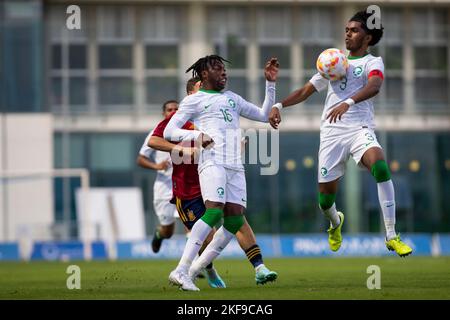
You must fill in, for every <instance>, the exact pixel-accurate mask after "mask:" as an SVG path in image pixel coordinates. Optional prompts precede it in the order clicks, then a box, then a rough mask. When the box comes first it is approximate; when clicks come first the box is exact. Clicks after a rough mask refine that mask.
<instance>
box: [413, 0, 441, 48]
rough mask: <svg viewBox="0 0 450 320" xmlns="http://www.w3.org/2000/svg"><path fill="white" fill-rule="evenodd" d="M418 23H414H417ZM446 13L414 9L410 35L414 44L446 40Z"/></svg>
mask: <svg viewBox="0 0 450 320" xmlns="http://www.w3.org/2000/svg"><path fill="white" fill-rule="evenodd" d="M419 21H420V23H416V22H419ZM448 24H449V22H448V13H447V11H446V10H441V9H433V8H415V9H414V12H413V23H412V35H413V39H414V40H416V41H415V42H416V43H417V42H420V41H433V40H444V41H445V40H447V39H448V36H449V34H448Z"/></svg>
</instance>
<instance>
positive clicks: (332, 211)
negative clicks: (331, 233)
mask: <svg viewBox="0 0 450 320" xmlns="http://www.w3.org/2000/svg"><path fill="white" fill-rule="evenodd" d="M319 207H320V206H319ZM320 210H322V212H323V214H324V215H325V216H326V217H327V218H328V219H329V220H330V223H331V227H332V228H333V229H334V228H337V227H339V224H340V223H341V218H339V216H338V214H337V210H336V204H335V203H333V205H332V206H331V207H330V208H328V209H327V210H323V209H322V208H320Z"/></svg>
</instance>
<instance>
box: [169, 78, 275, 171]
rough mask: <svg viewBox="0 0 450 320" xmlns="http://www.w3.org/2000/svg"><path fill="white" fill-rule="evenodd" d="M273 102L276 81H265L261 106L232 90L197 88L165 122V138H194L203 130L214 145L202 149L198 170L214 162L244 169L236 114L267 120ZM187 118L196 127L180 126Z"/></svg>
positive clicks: (179, 139) (174, 139) (177, 139)
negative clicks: (218, 90)
mask: <svg viewBox="0 0 450 320" xmlns="http://www.w3.org/2000/svg"><path fill="white" fill-rule="evenodd" d="M274 103H275V82H269V81H266V95H265V100H264V103H263V107H262V108H260V107H258V106H256V105H254V104H252V103H250V102H248V101H246V100H245V99H243V98H242V97H241V96H239V95H238V94H236V93H234V92H232V91H225V92H223V93H222V92H217V91H212V90H200V91H198V92H197V93H195V94H192V95H189V96H187V97H185V98H184V99H183V101H181V103H180V107H179V109H178V111H177V113H175V115H174V116H173V117H172V119H171V120H170V122H169V123H168V124H167V127H166V129H165V131H164V138H166V139H168V140H171V141H182V140H194V139H197V138H198V136H199V135H200V133H201V132H204V133H206V134H208V135H209V136H210V137H211V138H212V139H213V140H214V146H213V147H212V148H210V149H202V152H201V154H200V159H199V168H198V169H199V171H201V170H203V168H205V167H207V166H209V165H214V164H215V165H221V166H223V167H225V168H228V169H234V170H240V171H243V170H244V166H243V165H242V158H241V129H240V125H239V123H240V122H239V117H240V116H243V117H245V118H248V119H251V120H256V121H261V122H267V121H268V118H269V112H270V109H271V107H272V105H273V104H274ZM189 120H190V121H192V122H193V123H194V125H195V127H196V128H197V129H198V130H184V129H180V128H181V127H182V126H183V125H184V124H185V123H186V122H187V121H189Z"/></svg>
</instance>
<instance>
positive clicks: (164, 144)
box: [148, 136, 199, 159]
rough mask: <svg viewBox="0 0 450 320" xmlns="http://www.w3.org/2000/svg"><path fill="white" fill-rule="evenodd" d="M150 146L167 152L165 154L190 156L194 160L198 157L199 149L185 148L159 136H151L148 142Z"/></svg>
mask: <svg viewBox="0 0 450 320" xmlns="http://www.w3.org/2000/svg"><path fill="white" fill-rule="evenodd" d="M148 146H149V147H150V148H153V149H155V150H160V151H165V152H170V153H172V152H175V153H176V152H178V155H179V156H180V157H183V156H190V157H191V158H192V159H194V158H195V157H196V156H197V155H198V153H199V152H198V148H195V147H192V148H191V147H183V146H181V145H178V144H174V143H171V142H169V141H167V140H166V139H163V138H161V137H157V136H151V137H150V139H149V140H148Z"/></svg>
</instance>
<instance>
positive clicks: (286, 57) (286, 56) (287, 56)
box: [259, 45, 291, 69]
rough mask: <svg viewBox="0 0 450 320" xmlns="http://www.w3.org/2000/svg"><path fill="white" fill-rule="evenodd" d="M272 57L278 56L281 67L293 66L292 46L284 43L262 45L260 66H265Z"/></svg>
mask: <svg viewBox="0 0 450 320" xmlns="http://www.w3.org/2000/svg"><path fill="white" fill-rule="evenodd" d="M272 57H276V58H278V61H279V62H280V69H289V68H290V67H291V47H290V46H287V45H286V46H284V45H260V60H259V67H260V68H264V66H265V64H266V62H267V60H269V59H270V58H272Z"/></svg>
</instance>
